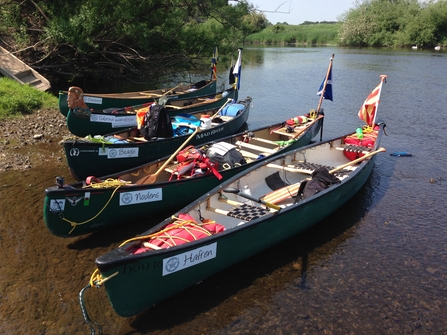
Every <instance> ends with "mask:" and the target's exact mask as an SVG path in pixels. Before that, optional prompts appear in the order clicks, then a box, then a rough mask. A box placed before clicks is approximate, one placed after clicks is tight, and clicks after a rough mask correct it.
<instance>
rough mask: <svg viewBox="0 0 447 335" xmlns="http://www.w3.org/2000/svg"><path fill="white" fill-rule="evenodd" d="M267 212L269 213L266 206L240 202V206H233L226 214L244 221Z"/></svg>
mask: <svg viewBox="0 0 447 335" xmlns="http://www.w3.org/2000/svg"><path fill="white" fill-rule="evenodd" d="M267 214H270V211H269V210H268V209H266V208H262V207H258V206H250V205H247V204H242V205H241V206H237V207H234V208H232V209H231V210H230V211H228V214H227V216H230V217H232V218H236V219H241V220H244V221H251V220H254V219H258V218H260V217H263V216H264V215H267Z"/></svg>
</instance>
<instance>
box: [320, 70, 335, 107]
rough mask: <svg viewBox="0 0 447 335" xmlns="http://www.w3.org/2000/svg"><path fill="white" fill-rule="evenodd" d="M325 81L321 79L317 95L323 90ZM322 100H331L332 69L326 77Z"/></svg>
mask: <svg viewBox="0 0 447 335" xmlns="http://www.w3.org/2000/svg"><path fill="white" fill-rule="evenodd" d="M325 80H326V78H324V79H323V82H322V83H321V86H320V89H319V90H318V93H317V95H321V92H322V91H323V88H324V81H325ZM323 98H324V99H327V100H331V101H334V100H332V68H331V70H330V71H329V75H328V77H327V83H326V89H325V90H324V95H323Z"/></svg>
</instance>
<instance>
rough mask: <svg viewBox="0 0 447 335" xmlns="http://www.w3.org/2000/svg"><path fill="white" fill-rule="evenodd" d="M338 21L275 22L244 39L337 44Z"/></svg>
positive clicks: (278, 42) (279, 42) (284, 42)
mask: <svg viewBox="0 0 447 335" xmlns="http://www.w3.org/2000/svg"><path fill="white" fill-rule="evenodd" d="M340 25H341V24H340V23H316V24H306V25H304V24H303V25H293V26H292V25H285V24H276V25H273V26H269V27H267V28H265V29H264V30H263V31H261V32H259V33H255V34H252V35H249V36H248V37H247V38H246V39H245V41H244V42H245V43H248V44H304V45H337V44H339V37H338V31H339V29H340Z"/></svg>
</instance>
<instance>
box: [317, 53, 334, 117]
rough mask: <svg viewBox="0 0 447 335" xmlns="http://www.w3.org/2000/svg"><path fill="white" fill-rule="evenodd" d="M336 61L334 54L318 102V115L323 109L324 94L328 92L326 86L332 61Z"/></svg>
mask: <svg viewBox="0 0 447 335" xmlns="http://www.w3.org/2000/svg"><path fill="white" fill-rule="evenodd" d="M333 60H334V54H332V57H331V59H330V62H329V66H328V69H327V72H326V78H325V79H324V85H323V90H322V91H321V96H320V101H319V102H318V107H317V110H316V112H317V115H318V113H319V112H320V108H321V104H322V103H323V99H324V92H325V91H326V85H327V78H328V77H329V73H331V69H332V61H333Z"/></svg>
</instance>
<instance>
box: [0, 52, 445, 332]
mask: <svg viewBox="0 0 447 335" xmlns="http://www.w3.org/2000/svg"><path fill="white" fill-rule="evenodd" d="M331 54H335V57H334V63H333V91H334V101H333V102H331V101H324V102H323V108H324V110H325V115H326V118H325V125H324V134H323V137H324V138H329V137H333V136H337V135H341V134H344V133H347V132H351V131H354V129H355V128H356V127H358V126H361V125H362V123H361V121H360V120H359V119H358V117H357V112H358V110H359V108H360V106H361V104H362V103H363V101H364V100H365V98H366V97H367V96H368V94H369V93H370V92H371V91H372V90H373V89H374V88H375V87H376V86H377V85H378V84H379V82H380V78H379V75H381V74H386V75H388V82H387V83H386V84H385V85H384V87H383V91H382V96H381V104H380V106H379V111H378V119H381V120H383V121H385V123H386V124H387V133H388V135H389V136H387V137H385V138H384V139H383V141H382V145H383V146H384V147H386V149H387V153H383V154H380V155H379V156H378V157H377V160H376V165H375V168H374V170H373V173H372V175H371V178H370V179H369V180H368V182H367V184H366V185H365V187H364V188H363V189H362V190H361V191H360V192H359V193H358V194H357V195H356V196H355V197H354V198H353V199H352V200H350V201H349V202H348V203H347V204H346V205H345V206H343V207H342V208H341V209H340V210H339V211H337V212H336V213H334V215H331V216H330V217H328V218H327V219H325V220H324V221H322V222H321V223H320V224H318V225H316V226H315V227H313V228H312V229H310V230H308V231H306V232H304V233H303V234H300V235H298V236H294V237H291V239H290V240H288V241H286V242H284V243H281V244H280V245H277V246H275V247H273V248H271V249H269V250H267V251H265V252H263V253H261V254H259V255H257V256H255V257H253V258H250V259H249V260H246V261H244V262H242V263H240V264H238V265H236V266H233V267H231V268H230V269H227V270H224V271H223V272H221V273H219V274H217V275H215V276H213V277H211V278H209V279H207V280H205V281H204V282H202V283H201V284H200V285H196V286H194V287H191V288H190V289H188V290H186V291H184V292H182V293H180V294H178V295H176V296H174V297H172V298H171V299H168V300H166V301H165V302H163V303H161V304H159V305H157V306H155V307H153V308H152V309H150V310H148V311H147V312H144V313H142V314H140V315H138V316H136V317H133V318H129V319H124V318H121V317H119V316H117V315H116V314H115V313H114V311H113V309H112V307H111V306H110V304H109V301H108V299H107V296H106V293H105V291H104V290H103V289H90V290H88V291H87V292H86V305H87V309H88V311H89V313H90V317H91V318H92V319H93V320H94V321H96V322H98V323H99V324H100V325H101V326H102V328H103V330H104V333H105V334H110V335H121V334H228V333H231V334H317V333H321V334H445V333H447V312H446V311H447V292H446V286H445V285H446V284H445V283H446V280H447V243H446V242H447V222H446V220H445V216H446V212H447V210H446V208H445V201H444V196H445V194H447V190H446V179H447V168H446V163H447V159H446V156H445V155H444V153H445V145H446V144H447V143H446V140H445V137H444V129H443V126H442V124H443V116H444V115H445V111H444V108H445V102H446V101H447V99H446V98H447V90H445V85H443V84H442V83H445V79H444V77H445V73H446V70H447V62H446V61H447V54H446V53H444V52H435V51H421V50H417V51H415V50H408V51H395V50H376V49H360V50H359V49H344V48H331V47H327V48H246V49H244V52H243V60H244V64H243V68H242V81H241V91H240V93H239V96H240V97H241V98H243V97H245V96H247V95H249V96H251V97H252V98H253V105H252V108H251V115H250V118H249V122H248V124H249V127H250V128H255V127H259V126H263V125H265V124H267V123H274V122H277V121H279V120H285V119H287V118H290V117H292V116H295V115H302V114H304V113H306V112H308V111H309V110H310V109H315V108H316V107H317V104H318V97H317V96H316V92H317V90H318V88H319V86H320V84H321V81H322V80H323V78H324V75H325V73H326V71H327V66H328V64H329V58H330V56H331ZM221 75H222V81H223V80H226V78H227V75H226V74H221ZM396 151H407V152H409V153H412V154H413V156H412V157H392V156H390V155H389V153H393V152H396ZM59 175H63V176H65V177H66V182H70V178H69V173H68V170H67V166H66V163H65V162H64V161H62V162H61V163H60V164H57V165H51V166H45V165H43V166H41V167H35V168H33V169H31V170H27V171H25V172H6V173H2V174H0V178H1V182H0V195H1V199H2V201H1V202H0V209H1V211H0V213H1V214H0V217H1V220H0V222H1V223H0V243H1V246H2V248H1V260H2V261H1V263H0V271H1V272H0V273H1V275H0V299H1V300H0V301H1V304H0V320H1V322H0V333H2V334H88V333H89V332H90V331H89V328H88V327H87V325H86V324H85V323H84V320H83V318H82V314H81V311H80V308H79V303H78V293H79V291H80V290H81V289H82V288H83V287H85V286H86V285H87V283H88V280H89V277H90V275H91V273H92V272H93V270H94V269H95V266H94V259H95V258H96V257H97V256H98V255H100V254H102V253H105V252H107V251H108V250H110V249H112V248H113V247H115V246H117V245H118V244H119V243H120V242H121V241H123V240H124V239H126V238H128V237H132V236H135V235H136V234H138V233H140V232H142V231H144V230H146V228H145V224H144V222H141V223H132V224H129V225H128V226H119V227H114V228H112V229H108V230H106V231H102V232H98V233H94V234H91V235H88V236H85V237H79V238H74V239H59V238H57V237H54V236H52V235H51V234H50V233H49V232H48V231H47V230H46V228H45V225H44V222H43V218H42V206H43V191H44V189H45V188H46V187H48V186H50V185H52V184H53V183H54V178H55V176H59ZM156 220H158V218H154V221H156ZM154 289H156V288H154Z"/></svg>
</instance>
